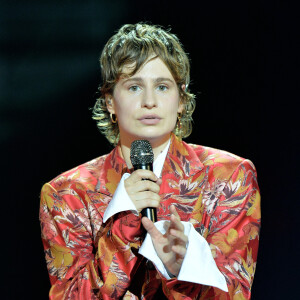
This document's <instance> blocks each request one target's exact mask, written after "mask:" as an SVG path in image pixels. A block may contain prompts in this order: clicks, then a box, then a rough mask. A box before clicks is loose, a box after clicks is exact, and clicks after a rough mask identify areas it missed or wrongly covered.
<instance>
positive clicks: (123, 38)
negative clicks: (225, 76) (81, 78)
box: [93, 23, 196, 145]
mask: <svg viewBox="0 0 300 300" xmlns="http://www.w3.org/2000/svg"><path fill="white" fill-rule="evenodd" d="M153 54H154V55H155V56H157V57H159V58H160V59H161V60H162V61H163V62H164V63H165V64H166V66H167V67H168V68H169V70H170V72H171V74H172V75H173V77H174V80H175V82H176V84H177V87H178V91H179V94H180V101H181V103H182V104H183V111H182V114H181V120H180V121H178V122H177V125H176V127H175V128H174V130H173V132H174V133H175V134H176V135H177V136H178V137H180V138H185V137H188V136H189V135H190V134H191V132H192V114H193V112H194V110H195V105H196V102H195V95H193V94H192V93H190V92H189V89H188V86H189V83H190V63H189V59H188V56H187V54H186V53H185V52H184V50H183V47H182V45H181V43H180V41H179V39H178V38H177V36H176V35H174V34H172V33H170V30H166V29H163V28H162V27H161V26H156V25H149V24H145V23H137V24H126V25H123V26H122V27H121V28H120V29H119V31H118V32H117V33H116V34H115V35H113V36H112V37H111V38H110V39H109V40H108V42H107V43H106V45H105V46H104V49H103V51H102V54H101V57H100V66H101V74H102V82H103V83H102V86H99V92H100V97H99V98H98V99H97V101H96V103H95V105H94V108H93V119H94V120H96V122H97V126H98V129H99V130H100V132H101V133H102V134H104V135H105V137H106V138H107V139H108V141H109V142H110V143H111V144H113V145H116V144H117V143H118V141H119V127H118V124H117V123H112V121H111V119H110V113H109V111H108V109H107V107H106V101H105V96H106V95H112V94H113V90H114V87H115V85H116V83H117V81H118V80H119V78H120V77H121V76H122V75H123V73H122V71H123V69H124V66H125V65H133V66H134V68H133V70H132V72H131V73H130V74H127V75H129V76H133V75H134V74H135V73H136V72H137V71H138V70H139V69H140V68H141V67H142V66H143V64H144V63H145V62H147V60H148V58H149V57H150V56H151V55H153ZM182 85H184V86H185V89H182Z"/></svg>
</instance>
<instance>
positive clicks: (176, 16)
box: [0, 0, 299, 299]
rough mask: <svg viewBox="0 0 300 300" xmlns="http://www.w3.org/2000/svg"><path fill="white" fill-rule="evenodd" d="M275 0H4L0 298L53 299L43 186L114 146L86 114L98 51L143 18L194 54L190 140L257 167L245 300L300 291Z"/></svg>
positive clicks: (284, 51)
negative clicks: (253, 262) (250, 276)
mask: <svg viewBox="0 0 300 300" xmlns="http://www.w3.org/2000/svg"><path fill="white" fill-rule="evenodd" d="M282 2H283V1H257V0H252V1H246V0H243V1H222V0H218V1H201V0H198V1H195V2H191V1H163V0H161V1H156V0H153V1H144V2H142V1H130V0H123V1H122V0H110V1H96V0H86V1H80V0H68V1H67V0H64V1H63V0H60V1H58V0H51V1H50V0H39V1H38V0H36V1H35V0H27V1H13V0H11V1H4V2H3V1H1V2H0V125H1V127H0V143H1V144H0V146H1V147H0V149H1V154H2V155H1V160H2V163H1V165H2V168H1V183H2V187H1V196H2V197H1V215H2V217H1V221H2V226H1V229H2V230H1V265H2V268H1V269H2V278H3V275H4V277H5V281H4V282H3V279H2V283H1V286H3V287H2V288H1V296H0V297H1V299H47V297H48V290H49V287H50V285H49V280H48V274H47V270H46V264H45V260H44V254H43V247H42V243H41V239H40V228H39V220H38V210H39V192H40V189H41V186H42V185H43V183H45V182H47V181H49V180H51V179H52V178H53V177H55V176H57V175H58V174H59V173H61V172H63V171H66V170H68V169H70V168H73V167H75V166H77V165H78V164H81V163H84V162H86V161H88V160H90V159H93V158H95V157H97V156H100V155H102V154H104V153H107V152H108V151H110V149H111V147H110V146H109V144H108V142H107V141H106V140H105V138H104V137H103V136H101V134H100V133H99V132H98V130H97V128H96V124H95V123H94V121H93V120H92V119H91V111H90V110H89V108H91V107H92V106H93V104H94V101H95V98H96V92H97V87H98V85H99V84H100V81H101V78H100V71H99V64H98V58H99V55H100V53H101V50H102V48H103V46H104V43H105V42H106V41H107V39H108V38H109V37H110V36H111V35H112V34H114V32H115V31H116V30H117V29H118V28H119V27H120V26H121V25H123V24H125V23H136V22H139V21H150V22H152V23H153V24H160V25H163V26H170V27H171V28H172V32H173V33H176V34H177V35H178V37H179V38H180V40H181V41H182V43H183V45H184V46H185V50H186V52H188V53H189V56H190V58H191V61H192V70H191V78H192V84H191V86H190V87H191V90H192V91H193V92H194V93H196V94H197V108H196V111H195V114H194V120H195V124H194V130H193V133H192V135H191V136H190V137H189V138H188V139H187V141H188V142H193V143H197V144H202V145H208V146H212V147H215V148H220V149H225V150H228V151H230V152H233V153H235V154H237V155H240V156H243V157H246V158H249V159H251V160H252V161H253V162H254V163H255V165H256V167H257V170H258V179H259V183H260V188H261V193H262V231H261V239H260V249H259V257H258V264H257V271H256V276H255V280H254V284H253V289H252V290H253V296H252V299H296V298H297V294H298V292H297V290H298V285H299V284H297V281H296V280H297V279H299V263H298V254H299V243H297V240H298V231H299V230H297V229H299V220H298V219H297V216H296V214H297V212H298V211H299V199H298V189H299V185H298V186H297V183H298V182H297V181H296V179H297V177H296V176H297V175H298V172H297V167H296V166H297V165H296V163H297V159H298V157H297V156H296V147H297V143H298V139H299V138H298V128H297V126H296V123H298V122H297V121H298V118H299V115H298V112H297V102H298V99H299V97H298V96H299V89H298V87H297V85H296V84H297V82H298V80H297V79H298V77H299V60H298V57H297V56H296V55H298V52H297V53H296V46H297V40H299V36H298V34H297V33H298V29H297V28H298V27H297V26H296V20H297V18H298V17H299V15H298V10H297V9H296V7H293V6H291V2H289V1H285V4H282ZM296 230H297V231H296ZM297 266H298V267H297ZM297 277H298V278H297Z"/></svg>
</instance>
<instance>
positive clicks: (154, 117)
mask: <svg viewBox="0 0 300 300" xmlns="http://www.w3.org/2000/svg"><path fill="white" fill-rule="evenodd" d="M123 71H124V73H130V71H131V69H130V68H129V67H125V68H124V70H123ZM107 100H108V99H107ZM110 103H111V104H109V101H107V108H108V110H109V112H110V113H113V114H116V116H117V118H118V125H119V130H120V140H121V143H122V144H131V142H132V141H134V140H136V139H147V140H149V142H150V143H151V144H152V147H154V146H155V145H159V144H162V143H164V142H166V141H167V140H168V139H169V137H170V134H171V132H172V131H173V129H174V127H175V125H176V121H177V114H178V113H179V112H182V105H180V96H179V91H178V87H177V84H176V82H175V80H174V78H173V76H172V74H171V72H170V71H169V69H168V68H167V66H166V65H165V64H164V63H163V61H162V60H161V59H160V58H154V59H150V60H148V61H147V62H146V64H144V65H143V66H142V67H141V69H140V70H139V71H138V72H136V73H135V74H134V75H133V76H132V77H123V78H121V79H120V80H119V81H118V82H117V84H116V86H115V88H114V92H113V95H112V96H111V101H110Z"/></svg>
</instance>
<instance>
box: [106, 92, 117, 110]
mask: <svg viewBox="0 0 300 300" xmlns="http://www.w3.org/2000/svg"><path fill="white" fill-rule="evenodd" d="M105 103H106V107H107V110H108V111H109V112H110V113H111V114H114V113H115V103H114V99H113V97H112V95H109V94H107V95H105Z"/></svg>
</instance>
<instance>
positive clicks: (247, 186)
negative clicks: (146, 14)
mask: <svg viewBox="0 0 300 300" xmlns="http://www.w3.org/2000/svg"><path fill="white" fill-rule="evenodd" d="M100 64H101V70H102V79H103V83H102V86H101V88H100V97H99V99H97V102H96V104H95V107H94V110H93V118H94V119H95V120H96V121H97V126H98V128H99V130H100V131H101V132H102V133H103V134H104V135H105V136H106V138H107V139H108V140H109V142H110V143H111V144H113V145H114V146H115V148H114V149H113V150H112V151H111V152H110V153H109V154H107V155H104V156H101V157H98V158H96V159H94V160H92V161H90V162H87V163H85V164H83V165H80V166H78V167H76V168H74V169H72V170H70V171H67V172H64V173H63V174H61V175H59V176H58V177H56V178H55V179H53V180H51V181H50V182H49V183H46V184H45V185H44V186H43V188H42V192H41V205H40V222H41V232H42V241H43V245H44V249H45V256H46V262H47V268H48V271H49V277H50V281H51V285H52V286H51V289H50V293H49V298H50V299H250V297H251V285H252V282H253V277H254V272H255V268H256V259H257V251H258V241H259V228H260V193H259V188H258V184H257V176H256V170H255V167H254V165H253V164H252V162H251V161H249V160H247V159H243V158H241V157H238V156H236V155H233V154H231V153H229V152H226V151H222V150H217V149H214V148H210V147H204V146H200V145H195V144H187V143H185V142H183V141H182V138H185V137H187V136H189V134H190V133H191V131H192V114H193V111H194V109H195V96H194V95H193V94H192V93H191V92H190V90H189V82H190V77H189V76H190V75H189V72H190V64H189V59H188V57H187V55H186V53H185V52H184V50H183V47H182V45H181V43H180V41H179V39H178V38H177V37H176V36H175V35H174V34H172V33H171V32H170V30H166V29H163V28H162V27H160V26H154V25H149V24H145V23H138V24H134V25H131V24H127V25H124V26H122V27H121V28H120V29H119V31H118V32H117V33H116V34H114V35H113V36H112V37H111V38H110V39H109V40H108V42H107V44H106V45H105V47H104V49H103V51H102V54H101V58H100ZM135 140H147V141H149V142H150V144H151V146H152V148H153V154H154V166H153V168H154V171H153V172H152V171H150V170H135V171H134V170H133V168H132V164H131V161H130V147H131V143H132V142H133V141H135ZM146 207H153V208H156V209H157V215H158V222H156V223H155V224H154V223H153V222H152V221H151V220H149V219H148V218H146V217H142V216H141V211H142V210H143V209H144V208H146Z"/></svg>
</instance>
